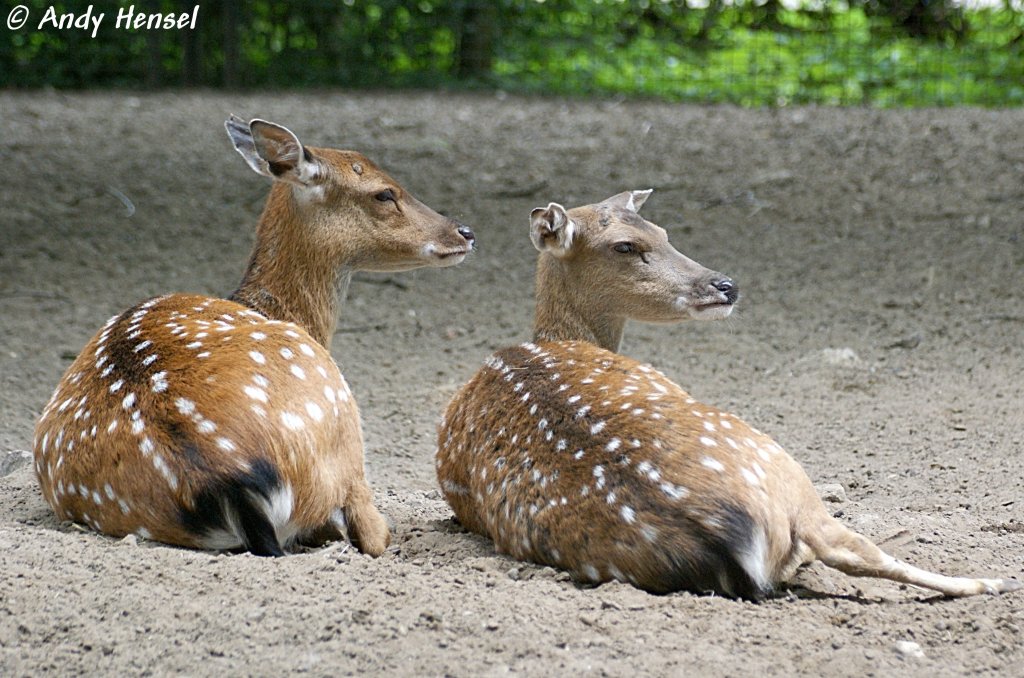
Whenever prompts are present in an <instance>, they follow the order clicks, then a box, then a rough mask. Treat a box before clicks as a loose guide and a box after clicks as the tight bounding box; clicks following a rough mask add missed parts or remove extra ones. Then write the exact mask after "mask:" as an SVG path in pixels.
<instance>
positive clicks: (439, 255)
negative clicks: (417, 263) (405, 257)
mask: <svg viewBox="0 0 1024 678" xmlns="http://www.w3.org/2000/svg"><path fill="white" fill-rule="evenodd" d="M421 254H422V256H423V258H424V259H426V260H428V261H429V262H431V264H433V265H434V266H454V265H455V264H458V263H461V262H462V260H463V259H465V258H466V255H467V254H469V248H466V247H456V248H453V249H441V248H440V247H438V246H437V245H435V244H434V243H428V244H427V245H425V246H424V247H423V250H422V252H421Z"/></svg>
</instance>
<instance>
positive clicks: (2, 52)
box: [0, 0, 1024, 106]
mask: <svg viewBox="0 0 1024 678" xmlns="http://www.w3.org/2000/svg"><path fill="white" fill-rule="evenodd" d="M1011 1H1013V2H1018V1H1019V0H1003V3H1004V4H1003V5H1002V6H1000V7H995V8H990V9H964V8H962V7H958V6H953V5H950V4H946V3H944V2H942V1H938V0H849V1H847V0H820V1H818V2H814V3H813V4H811V1H810V0H808V2H807V4H805V5H804V6H802V7H801V8H800V9H787V8H786V7H785V6H783V5H781V4H780V3H779V2H778V0H740V1H739V2H736V3H730V4H726V3H725V2H723V0H710V4H707V6H706V7H696V6H692V5H690V4H688V3H687V2H686V1H685V0H493V1H492V0H454V1H451V2H444V1H442V0H417V1H414V2H405V1H401V0H345V1H344V2H340V3H339V2H335V1H334V0H301V1H297V2H285V1H284V0H277V1H275V0H254V1H248V2H247V1H244V0H208V1H207V2H203V3H201V9H200V20H199V28H198V29H197V30H196V31H195V32H194V33H192V34H189V33H188V32H177V31H157V32H152V33H150V32H146V31H125V30H115V29H114V28H113V15H114V14H116V11H117V7H111V6H110V5H109V4H107V3H95V7H96V9H95V10H94V11H95V12H100V11H104V12H106V13H107V18H106V21H105V24H104V26H103V27H102V28H101V30H100V34H99V36H98V37H97V38H96V39H92V38H91V37H89V35H88V34H86V33H83V32H82V31H78V30H62V31H57V30H54V29H45V30H36V29H35V27H34V24H33V25H30V26H29V27H27V28H25V29H21V30H19V31H7V32H6V33H5V34H0V86H8V87H10V86H15V87H40V86H52V87H58V88H83V87H92V86H105V87H110V86H112V87H140V86H167V85H182V84H184V85H201V86H218V85H222V84H228V85H231V86H240V87H309V86H331V87H336V86H341V87H425V86H445V87H479V86H484V87H488V88H494V87H500V88H503V89H507V90H510V91H520V92H534V93H543V94H571V95H584V96H588V95H597V96H609V95H612V96H615V95H625V96H645V97H657V98H662V99H668V100H678V101H702V102H732V103H737V104H742V105H746V106H762V105H785V104H791V103H794V104H795V103H817V104H838V105H847V104H856V105H880V106H907V105H910V106H916V105H954V104H970V105H990V106H1007V105H1020V104H1022V103H1024V12H1022V11H1021V10H1020V7H1019V5H1018V6H1017V9H1014V8H1013V7H1012V6H1011ZM19 2H21V3H22V4H26V5H27V6H28V7H29V8H30V9H31V11H32V15H33V17H35V19H36V21H38V18H39V17H41V16H42V14H43V12H44V11H45V9H46V7H48V6H50V5H51V4H53V5H54V7H55V8H56V9H57V11H58V12H81V11H84V8H85V7H86V6H87V5H88V3H86V2H66V3H50V2H48V1H47V0H19ZM135 4H136V5H137V8H138V9H139V10H140V11H154V12H155V11H160V12H181V11H185V10H189V9H190V8H191V6H192V5H191V3H182V2H179V1H177V0H148V2H147V1H146V0H137V2H136V3H135Z"/></svg>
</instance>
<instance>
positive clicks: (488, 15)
mask: <svg viewBox="0 0 1024 678" xmlns="http://www.w3.org/2000/svg"><path fill="white" fill-rule="evenodd" d="M499 19H500V17H499V12H498V3H497V2H494V1H492V0H469V1H468V2H467V3H466V5H465V9H464V10H463V12H462V25H461V28H462V30H461V34H460V37H461V39H460V40H459V52H458V62H457V64H456V75H457V76H458V77H459V78H461V79H465V80H485V79H487V77H488V76H490V74H491V65H492V64H493V63H494V42H495V39H496V38H497V34H498V21H499Z"/></svg>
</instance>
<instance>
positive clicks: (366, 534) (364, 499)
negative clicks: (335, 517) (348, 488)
mask: <svg viewBox="0 0 1024 678" xmlns="http://www.w3.org/2000/svg"><path fill="white" fill-rule="evenodd" d="M343 512H344V517H345V524H346V525H347V527H348V538H349V541H351V542H352V545H353V546H355V547H356V548H357V549H359V550H360V551H362V552H363V553H365V554H367V555H371V556H374V557H376V556H379V555H380V554H382V553H384V549H386V548H387V547H388V544H390V543H391V533H390V531H389V530H388V524H387V522H386V521H385V520H384V516H382V515H381V514H380V511H378V510H377V507H376V506H374V505H373V499H372V494H371V492H370V488H369V487H368V486H367V485H366V484H365V483H359V484H357V485H356V486H355V487H353V488H352V492H351V494H350V495H349V497H348V503H347V504H346V506H345V508H344V509H343Z"/></svg>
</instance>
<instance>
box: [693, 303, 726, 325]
mask: <svg viewBox="0 0 1024 678" xmlns="http://www.w3.org/2000/svg"><path fill="white" fill-rule="evenodd" d="M734 306H735V304H734V303H733V302H731V301H715V302H712V303H710V304H697V305H694V306H690V307H689V308H688V309H687V311H689V313H690V317H691V318H694V319H695V320H720V319H722V318H728V317H729V314H731V313H732V309H733V307H734Z"/></svg>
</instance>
